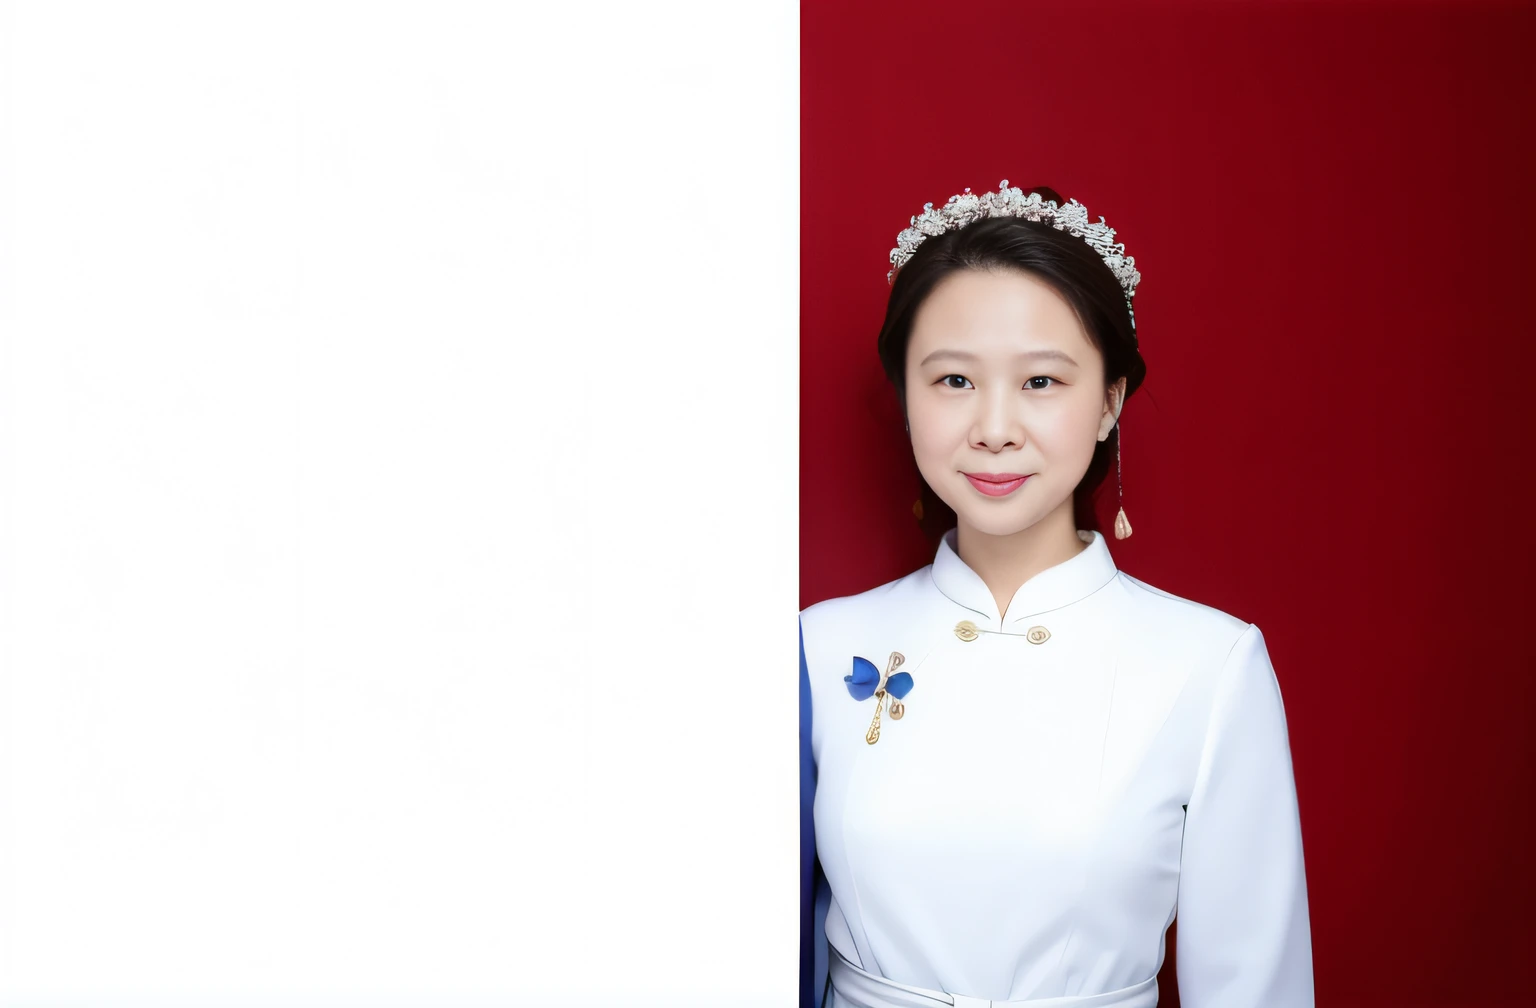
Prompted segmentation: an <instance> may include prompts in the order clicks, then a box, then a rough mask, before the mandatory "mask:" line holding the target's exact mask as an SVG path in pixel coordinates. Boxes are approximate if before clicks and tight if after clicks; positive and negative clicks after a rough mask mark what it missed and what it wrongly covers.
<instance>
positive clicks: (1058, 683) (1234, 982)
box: [800, 530, 1313, 1008]
mask: <svg viewBox="0 0 1536 1008" xmlns="http://www.w3.org/2000/svg"><path fill="white" fill-rule="evenodd" d="M955 535H956V533H955V531H954V530H951V531H950V532H949V533H948V535H946V537H945V539H944V541H943V542H942V544H941V545H940V546H939V549H938V552H937V554H936V555H935V557H934V562H933V563H932V564H930V565H928V566H925V567H923V568H921V569H920V570H917V571H914V572H913V573H911V574H909V575H907V576H906V577H903V578H899V579H897V580H895V581H891V582H889V583H887V584H884V585H881V586H880V587H878V588H874V589H871V590H870V591H866V592H863V593H861V594H858V595H851V596H847V597H844V598H835V599H829V600H827V601H825V602H820V603H817V604H816V605H813V606H811V607H809V608H808V609H806V610H804V611H803V612H802V613H801V614H800V619H801V639H802V647H803V657H802V661H803V681H802V702H803V703H804V702H805V700H806V697H807V686H808V699H809V712H806V711H804V710H803V711H802V719H803V720H802V727H803V728H804V729H806V730H805V734H806V735H807V736H808V739H807V740H805V742H804V744H805V745H807V746H808V749H809V757H808V758H807V760H808V761H813V762H814V765H813V766H812V767H811V771H810V773H811V778H810V779H811V781H812V783H811V785H810V786H811V787H812V788H814V799H813V801H814V843H815V856H816V857H817V858H818V859H819V861H820V865H821V868H822V870H823V871H824V872H825V880H826V884H827V888H828V890H829V893H824V894H823V896H822V903H823V904H824V905H825V909H826V912H825V917H824V918H822V916H821V913H820V908H819V907H818V908H817V912H815V913H814V915H813V914H812V913H810V911H808V910H805V909H804V899H805V898H806V897H805V890H804V886H802V909H803V912H804V913H805V916H804V917H803V918H802V919H813V918H814V919H813V926H814V927H815V928H816V929H817V930H816V931H815V932H814V934H813V937H814V943H815V944H820V943H821V942H822V935H823V932H822V931H821V930H820V929H821V928H823V927H824V929H825V930H824V935H825V942H826V943H829V944H830V946H831V949H830V950H828V949H827V948H825V947H824V946H823V947H822V948H820V949H819V950H818V952H820V953H821V955H818V958H817V962H816V969H815V973H816V975H815V977H814V978H813V979H807V980H806V986H808V987H809V986H811V985H812V984H814V991H815V995H814V997H815V1003H816V1004H821V1003H822V997H823V994H822V992H823V989H824V988H823V977H824V975H825V974H824V972H823V970H824V967H823V966H822V958H823V956H825V955H828V954H830V956H831V957H832V958H833V960H834V966H835V967H838V968H841V969H842V970H843V976H844V979H845V981H847V978H849V977H852V976H853V974H852V973H851V972H850V970H849V968H848V967H841V966H840V964H839V963H838V962H837V957H838V956H841V957H843V958H845V959H846V960H847V962H848V963H850V964H853V967H855V968H857V969H858V970H860V971H862V972H863V973H864V974H866V975H867V976H868V977H874V978H886V980H887V981H895V982H896V983H895V984H890V983H887V984H884V985H877V984H876V983H875V982H874V981H870V982H868V983H865V984H864V986H865V988H869V987H874V986H880V987H881V989H883V990H886V991H889V992H890V996H889V998H888V999H886V1000H881V996H880V995H878V994H871V993H870V992H869V990H867V989H865V990H862V991H855V990H854V988H853V987H852V986H851V985H850V986H849V988H848V990H847V992H845V991H843V990H840V989H839V988H838V985H837V981H838V976H837V973H836V972H835V971H834V975H833V977H832V987H831V989H830V992H829V993H828V994H827V995H826V1005H827V1008H832V1006H834V1005H835V1006H839V1008H840V1006H843V1005H864V1004H869V1005H875V1004H878V1005H886V1004H890V1005H895V1004H904V1005H905V1004H951V1003H954V1004H961V1003H963V1004H986V1003H988V1002H989V1001H991V1002H1015V1001H1022V1002H1026V1003H1030V1004H1033V1003H1034V1002H1035V1001H1037V1000H1038V1001H1041V1002H1042V1003H1043V1004H1048V1005H1050V1006H1051V1008H1068V1006H1072V1005H1080V1004H1081V1005H1087V1004H1092V1005H1095V1006H1097V1005H1106V1006H1107V1005H1117V1006H1118V1005H1132V1004H1136V1005H1141V1004H1153V1003H1155V1000H1156V980H1155V978H1156V975H1157V972H1158V969H1159V967H1160V966H1161V964H1162V961H1163V956H1164V950H1165V944H1164V938H1165V932H1166V930H1167V928H1168V925H1169V924H1170V922H1172V921H1173V919H1174V917H1175V915H1177V917H1178V922H1179V926H1178V955H1177V960H1178V963H1177V967H1178V982H1179V992H1180V997H1181V1001H1182V1004H1183V1006H1184V1008H1300V1006H1308V1008H1311V1006H1312V1005H1313V986H1312V949H1311V935H1310V926H1309V921H1308V916H1307V892H1306V878H1305V872H1304V868H1303V862H1302V847H1301V829H1300V822H1299V818H1298V813H1297V803H1296V789H1295V783H1294V779H1293V776H1292V770H1291V755H1290V746H1289V741H1288V737H1287V733H1286V722H1285V712H1284V708H1283V706H1282V703H1281V697H1280V689H1279V685H1278V683H1277V681H1276V678H1275V673H1274V669H1273V668H1272V667H1271V665H1270V660H1269V655H1268V652H1267V650H1266V648H1265V644H1264V638H1263V635H1262V634H1261V633H1260V632H1259V628H1258V627H1257V626H1254V625H1253V624H1250V623H1246V622H1244V621H1243V620H1240V619H1238V618H1236V617H1234V616H1230V615H1228V614H1227V613H1224V612H1222V611H1220V610H1218V609H1214V608H1212V607H1210V606H1205V605H1201V604H1199V603H1196V602H1192V601H1189V600H1188V599H1183V598H1179V597H1178V596H1175V595H1171V594H1169V593H1167V592H1164V591H1161V590H1159V589H1157V588H1153V587H1152V586H1150V585H1148V584H1145V583H1144V582H1142V581H1139V580H1137V579H1136V578H1133V577H1131V576H1129V575H1127V574H1125V573H1124V572H1123V571H1119V570H1117V569H1116V567H1115V564H1114V561H1113V560H1112V559H1111V557H1110V553H1109V546H1108V543H1107V542H1106V541H1105V539H1104V537H1103V536H1102V535H1101V534H1099V533H1096V532H1079V533H1078V535H1079V537H1080V538H1082V539H1084V540H1085V541H1087V542H1088V543H1089V545H1088V546H1087V548H1085V549H1084V550H1083V551H1082V552H1081V553H1079V554H1077V555H1076V556H1074V557H1072V558H1071V559H1069V560H1067V561H1065V562H1063V563H1060V564H1057V565H1056V566H1054V567H1050V568H1048V569H1046V570H1044V571H1042V572H1040V573H1039V574H1037V575H1035V576H1034V577H1032V578H1030V579H1029V580H1028V581H1027V582H1025V583H1024V584H1023V585H1022V586H1021V587H1020V588H1019V589H1018V591H1017V593H1015V595H1014V596H1013V599H1012V600H1011V602H1010V603H1009V605H1008V609H1007V612H1006V614H1004V615H1001V616H1000V615H999V614H998V612H997V607H996V603H995V601H994V599H993V596H992V593H991V592H990V590H989V589H988V588H987V586H986V584H985V583H984V582H983V581H982V580H981V577H980V576H979V575H977V574H976V572H975V571H973V570H971V569H970V568H969V567H968V566H966V564H965V563H964V562H963V561H962V560H961V559H960V557H959V555H958V554H957V553H956V552H955ZM962 621H967V622H968V623H969V624H971V626H973V627H974V631H972V630H971V629H970V628H969V627H962V628H961V629H960V630H959V631H958V632H957V630H956V627H957V625H958V624H961V623H962ZM967 637H969V638H972V639H964V638H967ZM893 652H896V653H899V654H900V655H901V656H902V659H903V660H902V661H901V663H900V664H899V666H898V667H896V668H895V669H892V668H891V663H892V657H891V656H892V653H893ZM855 657H858V658H862V659H866V660H867V662H868V663H871V664H872V665H873V666H874V667H876V668H878V670H879V672H880V673H881V677H880V678H881V680H882V681H884V680H885V677H886V675H887V674H890V673H892V672H895V673H898V674H899V673H901V672H905V673H907V674H908V675H909V676H910V688H909V691H908V692H907V693H906V695H905V696H904V697H903V698H902V700H901V703H902V704H903V706H904V710H903V712H902V716H901V718H900V719H893V718H892V716H891V705H892V701H893V699H894V697H893V696H892V695H885V696H883V698H882V697H866V698H865V699H855V697H854V696H853V695H852V693H851V692H850V685H849V682H848V681H846V680H845V677H849V676H853V675H854V672H855V664H856V663H855V661H854V659H855ZM863 669H864V675H865V678H866V679H867V678H868V669H869V665H865V666H863ZM891 685H892V687H893V691H894V688H895V687H896V686H897V685H898V681H896V680H894V679H893V680H892V682H891ZM868 688H869V687H868V686H866V687H865V691H866V692H867V691H868ZM882 699H883V704H882V707H883V710H882V714H881V717H880V729H879V735H878V738H877V740H876V741H875V742H874V743H873V744H871V743H870V742H868V741H866V735H867V733H869V732H870V730H871V724H872V722H873V720H874V716H875V708H876V704H877V702H878V701H881V700H882ZM811 800H812V799H811V798H810V797H807V798H806V801H805V802H804V803H803V805H802V808H804V807H805V805H806V804H809V803H810V802H811ZM805 832H806V835H807V836H808V835H809V832H810V831H809V830H807V831H805ZM805 863H807V864H808V863H809V858H808V857H807V859H806V861H805ZM807 874H808V872H807ZM804 947H805V946H802V948H804ZM803 968H806V967H804V965H803ZM861 982H862V981H861ZM897 984H899V985H903V986H905V987H908V988H913V989H916V990H917V991H920V992H926V993H927V996H928V997H929V998H930V1000H921V999H919V998H920V995H912V997H913V999H912V1000H906V999H905V998H906V997H907V995H905V994H903V993H902V992H901V991H899V990H898V988H897V986H896V985H897ZM1149 991H1150V994H1148V992H1149ZM939 992H947V993H948V994H949V995H951V997H944V998H939V997H937V995H938V994H939ZM1133 994H1135V995H1136V996H1135V997H1132V995H1133ZM953 995H959V997H953ZM1149 996H1150V1000H1148V999H1147V998H1148V997H1149ZM977 999H980V1000H977ZM1050 999H1054V1000H1050Z"/></svg>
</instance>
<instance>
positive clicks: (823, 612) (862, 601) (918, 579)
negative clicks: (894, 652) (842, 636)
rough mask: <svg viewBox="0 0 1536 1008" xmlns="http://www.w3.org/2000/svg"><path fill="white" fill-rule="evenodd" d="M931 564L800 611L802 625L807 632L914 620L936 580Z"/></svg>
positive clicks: (824, 600)
mask: <svg viewBox="0 0 1536 1008" xmlns="http://www.w3.org/2000/svg"><path fill="white" fill-rule="evenodd" d="M932 568H933V565H932V564H924V565H923V566H922V567H919V568H918V569H917V570H915V571H912V572H911V573H910V574H903V575H902V576H901V577H898V578H892V579H891V580H889V581H886V582H885V583H884V584H879V585H876V586H875V587H873V588H869V589H867V590H865V591H861V592H856V593H854V594H852V595H839V596H836V597H834V598H829V599H823V600H821V601H820V602H817V603H814V604H812V605H809V606H807V607H806V608H804V609H802V610H800V626H801V628H802V630H803V631H804V632H805V633H807V634H811V633H815V632H819V631H822V630H824V629H826V628H829V627H838V626H841V627H852V626H865V625H868V624H869V623H871V622H885V621H888V620H892V619H895V620H898V621H899V620H902V619H909V618H911V617H912V616H913V615H914V614H915V612H916V611H917V610H918V609H919V608H920V607H921V606H923V605H925V604H929V603H931V601H932V600H931V599H930V598H928V595H929V594H930V589H931V588H932V585H933V579H932V577H931V576H930V574H929V572H930V571H931V570H932Z"/></svg>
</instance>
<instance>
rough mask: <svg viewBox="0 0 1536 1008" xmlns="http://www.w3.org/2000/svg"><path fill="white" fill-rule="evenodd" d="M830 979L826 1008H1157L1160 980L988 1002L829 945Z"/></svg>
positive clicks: (1149, 979) (828, 978) (828, 976)
mask: <svg viewBox="0 0 1536 1008" xmlns="http://www.w3.org/2000/svg"><path fill="white" fill-rule="evenodd" d="M827 980H828V982H829V983H830V984H831V986H832V990H833V997H832V998H831V999H830V1000H828V1002H827V1003H826V1005H824V1006H823V1008H845V1006H846V1008H1012V1006H1014V1005H1019V1006H1027V1008H1157V977H1156V976H1150V977H1147V979H1145V980H1143V981H1142V982H1141V983H1139V984H1133V985H1132V986H1130V987H1122V988H1120V989H1119V990H1112V991H1106V992H1104V993H1103V994H1089V995H1085V996H1083V997H1051V998H1032V999H1030V1000H1026V1001H988V1000H987V999H986V998H975V997H967V996H966V995H964V994H951V993H949V992H948V991H938V990H928V989H927V988H925V987H913V986H910V985H909V984H903V983H897V982H896V981H894V980H887V979H886V978H885V977H882V976H876V975H875V974H873V973H869V972H866V971H865V970H862V969H860V968H859V967H857V966H855V965H854V964H853V963H851V962H849V961H848V959H847V957H845V956H844V955H843V954H842V953H841V952H839V951H838V950H837V946H836V945H833V944H831V943H830V942H829V943H827Z"/></svg>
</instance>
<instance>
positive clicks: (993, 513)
mask: <svg viewBox="0 0 1536 1008" xmlns="http://www.w3.org/2000/svg"><path fill="white" fill-rule="evenodd" d="M906 385H907V387H906V396H907V420H908V423H909V425H910V426H911V429H912V450H913V454H914V455H915V456H916V458H917V467H918V471H919V472H921V473H922V475H923V479H925V480H927V482H928V485H929V486H930V487H932V488H933V491H934V493H936V494H938V495H939V498H940V499H941V500H943V501H944V503H946V504H948V505H949V506H950V507H952V508H954V510H955V515H956V516H957V518H958V519H959V521H960V522H961V523H962V524H965V525H969V526H971V527H972V528H974V529H975V530H976V531H978V532H982V533H985V534H987V535H994V536H1006V535H1012V534H1014V533H1016V532H1020V531H1022V530H1024V529H1026V528H1029V527H1030V526H1032V525H1034V524H1035V523H1036V522H1038V521H1040V520H1041V519H1042V518H1044V517H1045V516H1046V515H1048V514H1050V513H1052V512H1053V511H1054V510H1055V509H1057V508H1058V507H1061V506H1062V505H1063V502H1064V501H1065V502H1068V503H1067V504H1066V506H1067V507H1068V508H1070V507H1071V504H1070V500H1071V497H1072V491H1073V490H1074V489H1075V488H1076V486H1077V484H1078V481H1080V480H1081V479H1082V478H1083V473H1085V472H1087V471H1088V463H1089V462H1090V461H1092V459H1093V450H1094V447H1095V445H1096V444H1097V443H1098V442H1099V441H1102V440H1103V439H1104V438H1106V437H1108V435H1109V432H1110V431H1111V430H1112V429H1113V428H1114V424H1115V416H1116V414H1117V413H1118V409H1119V407H1118V405H1117V404H1118V402H1119V401H1120V398H1121V395H1122V393H1123V390H1124V388H1125V380H1124V379H1123V378H1122V379H1120V380H1119V381H1118V382H1116V383H1115V385H1113V386H1111V387H1110V388H1108V389H1106V388H1105V385H1104V362H1103V357H1102V355H1101V354H1100V353H1099V351H1098V350H1097V349H1096V348H1095V347H1094V345H1093V343H1092V342H1091V341H1090V340H1089V339H1088V334H1087V333H1086V332H1085V331H1084V330H1083V327H1082V324H1081V323H1079V322H1078V320H1077V314H1076V313H1075V312H1074V311H1073V310H1072V306H1071V305H1069V304H1068V303H1067V302H1066V300H1065V299H1063V298H1062V297H1061V296H1060V295H1059V294H1057V293H1056V292H1055V291H1054V290H1052V289H1051V287H1050V286H1049V285H1047V284H1046V283H1045V282H1044V281H1042V280H1039V279H1037V278H1036V277H1034V276H1033V275H1031V274H1028V273H1025V272H1023V271H1022V270H1015V269H1005V270H997V271H986V272H983V271H980V270H960V271H958V272H955V273H952V274H950V275H949V276H947V277H945V278H944V279H943V280H941V281H940V282H939V284H938V286H937V287H935V288H934V289H933V291H932V292H931V293H930V294H929V295H928V298H927V300H925V301H924V302H923V304H922V305H921V307H919V309H918V312H917V315H916V317H915V318H914V319H913V324H912V338H911V340H910V342H909V343H908V345H907V378H906ZM1016 476H1024V477H1027V479H1025V480H1024V481H1023V482H1022V483H1019V482H1018V481H1017V480H1016V479H1013V477H1016ZM995 481H1003V482H995Z"/></svg>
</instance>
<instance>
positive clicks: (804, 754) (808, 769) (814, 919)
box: [800, 623, 826, 1008]
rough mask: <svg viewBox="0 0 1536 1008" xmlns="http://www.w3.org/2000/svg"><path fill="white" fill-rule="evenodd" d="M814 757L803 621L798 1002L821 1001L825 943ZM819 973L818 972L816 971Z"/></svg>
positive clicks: (815, 1004)
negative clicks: (821, 911) (821, 903)
mask: <svg viewBox="0 0 1536 1008" xmlns="http://www.w3.org/2000/svg"><path fill="white" fill-rule="evenodd" d="M815 802H816V757H815V753H814V751H813V750H812V749H811V677H810V673H809V671H808V670H807V669H806V665H805V625H804V623H802V624H801V626H800V1006H801V1008H819V1006H820V1004H821V998H820V988H819V986H818V984H819V983H820V980H821V975H824V974H821V971H822V970H824V969H825V966H824V965H823V963H822V961H821V957H822V956H823V955H824V954H825V953H824V952H823V951H822V949H821V947H820V945H819V944H818V942H817V938H818V937H821V943H822V944H824V943H825V940H826V939H825V938H824V937H822V936H823V935H824V932H823V930H822V928H823V925H822V923H821V921H822V920H823V919H824V917H822V916H820V915H819V914H818V906H817V904H818V903H819V902H820V900H819V899H818V896H819V895H820V893H819V886H818V882H819V881H820V875H821V872H820V866H819V865H818V864H817V861H816V823H815V818H814V815H815ZM818 974H821V975H818Z"/></svg>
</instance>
